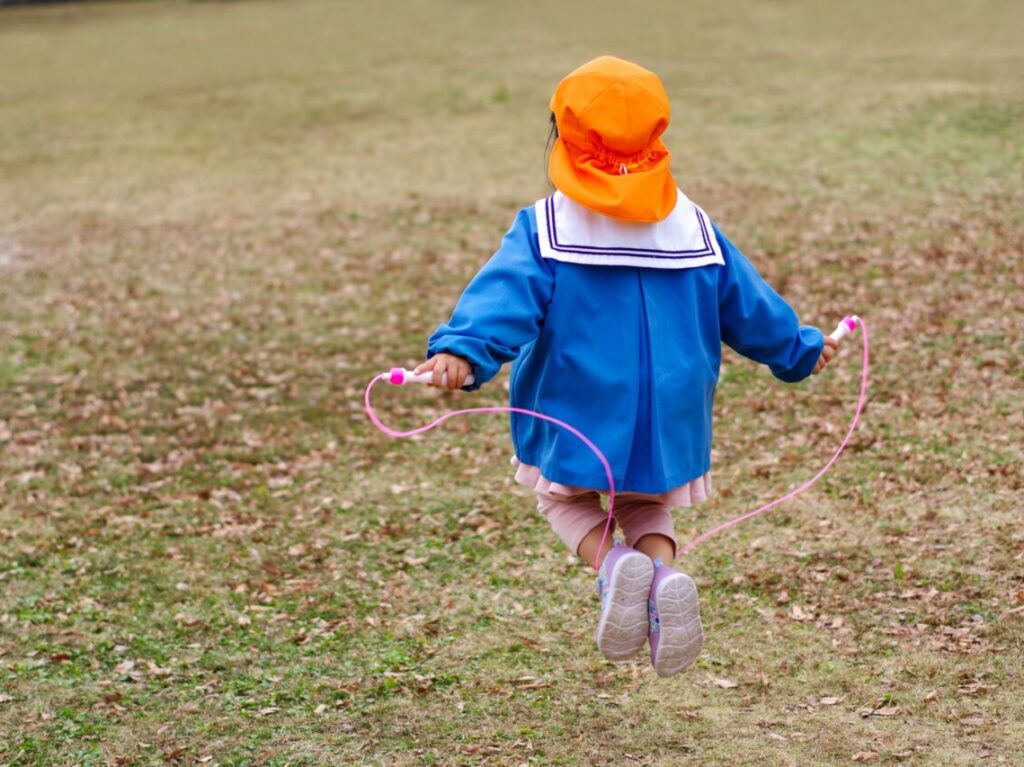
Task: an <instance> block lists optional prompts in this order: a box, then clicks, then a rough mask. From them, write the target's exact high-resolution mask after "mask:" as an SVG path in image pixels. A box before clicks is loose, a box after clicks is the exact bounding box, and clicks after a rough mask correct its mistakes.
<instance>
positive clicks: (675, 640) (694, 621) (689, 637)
mask: <svg viewBox="0 0 1024 767" xmlns="http://www.w3.org/2000/svg"><path fill="white" fill-rule="evenodd" d="M654 600H655V602H656V603H657V605H658V615H659V617H660V619H661V637H660V639H659V640H658V653H657V655H656V656H655V657H654V658H652V659H651V665H653V666H654V670H655V671H656V672H657V674H658V676H672V675H673V674H678V673H679V672H680V671H682V670H683V669H684V668H686V667H687V666H689V665H690V664H691V663H693V662H694V661H695V660H697V656H698V655H700V651H701V648H702V647H703V646H704V627H703V626H702V625H701V623H700V604H699V602H698V600H697V586H696V585H695V584H694V582H693V579H692V578H691V577H690V576H689V575H687V574H686V573H675V574H673V575H670V576H669V577H667V578H665V580H663V581H662V582H661V583H659V584H658V590H657V593H656V594H655V595H654Z"/></svg>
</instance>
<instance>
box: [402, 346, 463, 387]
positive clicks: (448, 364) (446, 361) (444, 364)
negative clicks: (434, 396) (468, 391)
mask: <svg viewBox="0 0 1024 767" xmlns="http://www.w3.org/2000/svg"><path fill="white" fill-rule="evenodd" d="M428 370H432V371H433V372H434V377H433V378H432V379H431V381H430V386H437V387H440V386H441V376H443V375H444V374H445V373H447V374H448V388H449V389H451V390H455V389H461V388H462V387H463V386H465V385H466V376H468V375H469V374H470V373H472V372H473V366H472V365H470V364H469V362H468V361H466V360H465V359H463V358H462V357H456V356H455V355H454V354H447V353H445V352H441V353H440V354H435V355H434V356H433V357H431V358H430V359H429V360H427V361H426V362H424V363H423V364H422V365H419V366H417V368H416V369H415V370H414V371H413V372H414V373H416V374H417V375H419V374H420V373H426V372H427V371H428Z"/></svg>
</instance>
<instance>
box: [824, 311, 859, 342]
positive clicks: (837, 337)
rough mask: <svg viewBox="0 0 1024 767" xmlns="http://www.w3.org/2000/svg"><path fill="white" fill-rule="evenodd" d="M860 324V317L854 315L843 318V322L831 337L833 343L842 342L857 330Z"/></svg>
mask: <svg viewBox="0 0 1024 767" xmlns="http://www.w3.org/2000/svg"><path fill="white" fill-rule="evenodd" d="M859 323H860V317H858V316H857V315H856V314H852V315H850V316H849V317H843V319H842V321H841V322H840V323H839V324H838V325H837V326H836V329H835V330H833V331H832V333H831V334H830V335H829V338H831V339H832V340H833V341H836V342H838V341H842V340H843V339H844V338H846V337H847V336H848V335H850V333H852V332H853V331H854V330H856V329H857V325H858V324H859Z"/></svg>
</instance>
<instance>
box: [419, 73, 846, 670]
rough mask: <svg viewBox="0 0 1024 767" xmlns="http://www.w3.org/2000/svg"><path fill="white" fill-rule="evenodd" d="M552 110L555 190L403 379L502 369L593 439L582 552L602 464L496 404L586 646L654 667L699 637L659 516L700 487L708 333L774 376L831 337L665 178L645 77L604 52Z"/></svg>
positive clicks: (527, 212) (484, 377)
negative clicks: (584, 614)
mask: <svg viewBox="0 0 1024 767" xmlns="http://www.w3.org/2000/svg"><path fill="white" fill-rule="evenodd" d="M551 112H552V118H553V120H554V123H555V126H556V136H557V140H556V141H555V144H554V147H553V149H552V151H551V156H550V161H549V174H550V178H551V181H552V183H553V184H554V186H555V188H556V189H557V191H556V192H555V193H554V194H553V195H552V196H550V197H548V198H546V199H543V200H540V201H539V202H537V203H536V204H535V205H532V206H530V207H528V208H525V209H523V210H521V211H520V212H519V214H518V216H517V217H516V220H515V222H514V223H513V224H512V228H511V229H510V230H509V232H508V233H507V234H506V235H505V238H504V240H503V241H502V244H501V247H500V248H499V249H498V251H497V253H495V254H494V256H493V257H492V258H491V259H490V261H488V262H487V264H486V265H484V267H483V268H482V269H481V270H480V272H479V273H478V274H477V275H476V277H474V278H473V280H472V281H471V282H470V284H469V286H468V287H467V288H466V290H465V291H464V292H463V294H462V297H461V298H460V299H459V301H458V304H457V305H456V307H455V310H454V312H453V314H452V316H451V319H450V320H449V321H448V322H447V323H444V324H442V325H441V326H439V327H438V329H437V330H436V331H435V332H434V334H433V335H432V336H431V337H430V341H429V343H428V347H427V356H428V359H427V361H426V362H425V363H423V364H422V365H420V366H419V367H418V368H416V371H415V372H417V373H423V372H425V371H432V375H433V378H432V381H433V385H435V386H441V385H446V386H447V387H448V388H449V389H458V388H462V389H465V390H466V391H471V390H473V389H476V388H478V387H479V386H480V385H481V384H483V383H485V382H487V381H489V380H490V379H491V378H493V377H494V376H495V375H496V374H497V372H498V370H499V369H500V367H501V366H502V365H503V364H504V363H506V362H513V366H512V374H511V384H510V391H509V400H510V404H511V405H512V406H513V407H520V408H526V409H530V410H537V411H540V412H542V413H545V414H547V415H549V416H553V417H555V418H559V419H562V420H565V421H567V422H569V423H571V424H573V425H574V426H576V427H577V428H579V429H580V430H581V431H582V432H583V433H584V434H586V435H587V436H588V437H589V438H590V439H591V440H593V442H594V443H596V444H597V445H598V446H599V447H600V448H601V450H602V451H603V452H604V453H605V455H606V456H607V457H608V460H609V462H610V464H611V466H612V471H613V475H614V479H615V486H616V488H621V492H619V493H617V494H616V503H615V509H614V512H615V522H616V524H617V525H618V527H620V528H621V529H622V536H623V538H624V542H623V541H619V540H615V541H614V544H613V545H612V546H611V547H609V546H607V545H606V546H605V547H604V548H603V549H602V550H600V551H599V550H598V548H599V546H600V542H601V539H602V533H603V529H604V525H605V521H606V513H605V511H604V510H603V508H602V505H601V496H600V493H601V492H602V491H604V492H607V490H608V482H607V479H606V477H605V475H604V473H603V471H602V468H601V466H600V465H598V463H597V462H596V461H595V460H594V456H593V455H592V454H591V453H590V451H589V450H588V449H587V448H586V447H585V446H584V445H583V444H582V443H580V442H579V441H578V440H576V439H575V438H573V437H572V436H571V435H568V434H565V433H563V432H561V431H560V430H559V429H557V428H556V427H554V426H552V425H551V424H549V423H547V422H544V421H541V420H537V419H532V418H522V417H519V416H517V415H515V414H513V415H512V417H511V431H512V442H513V445H514V448H515V458H514V459H513V464H514V466H515V478H516V480H517V481H518V482H520V483H522V484H524V485H526V486H527V487H530V488H531V489H532V490H533V491H534V492H535V493H536V495H537V507H538V509H539V510H540V512H541V514H543V515H544V516H545V517H546V518H547V520H548V521H549V522H550V523H551V526H552V527H553V528H554V531H555V533H556V534H557V535H558V536H559V537H560V538H561V539H562V540H563V541H564V542H565V543H566V545H567V546H568V547H569V548H570V549H571V550H572V551H573V552H575V553H577V554H578V555H579V556H580V557H582V558H583V559H584V560H586V561H587V562H589V563H591V564H592V565H593V566H594V568H595V569H597V571H598V579H597V586H598V594H599V595H600V599H601V615H600V620H599V623H598V626H597V635H596V638H597V645H598V647H599V649H600V650H601V652H602V653H603V654H604V655H605V657H607V658H609V659H611V660H621V659H625V658H629V657H631V656H633V655H635V654H636V653H637V652H639V651H640V649H641V648H642V647H643V645H644V641H645V640H648V641H649V642H650V650H651V663H652V665H653V666H654V669H655V671H656V672H657V673H658V674H659V675H661V676H671V675H672V674H675V673H678V672H679V671H681V670H682V669H684V668H686V667H687V666H688V665H690V664H691V663H692V662H693V661H694V659H695V658H696V657H697V655H698V654H699V653H700V649H701V646H702V643H703V629H702V627H701V623H700V614H699V610H698V602H697V590H696V587H695V586H694V583H693V580H692V579H691V578H690V577H689V576H688V575H686V574H684V573H681V572H679V571H677V570H674V569H673V568H672V563H673V560H674V558H675V555H676V545H677V544H676V537H675V534H674V532H673V524H672V515H671V512H670V510H671V509H672V508H673V507H681V506H689V505H691V504H694V503H698V502H700V501H703V500H704V499H706V498H707V497H708V495H709V494H710V492H711V473H710V470H711V408H712V402H713V400H714V395H715V385H716V384H717V382H718V372H719V364H720V361H721V344H722V343H723V342H724V343H726V344H728V345H729V346H730V347H732V348H733V349H735V350H736V351H737V352H739V353H740V354H742V355H744V356H746V357H749V358H750V359H753V360H756V361H757V362H761V363H763V364H766V365H768V366H769V367H770V369H771V371H772V373H773V374H774V375H775V376H776V377H777V378H779V379H781V380H783V381H787V382H794V381H800V380H802V379H804V378H806V377H807V376H808V375H810V374H812V373H817V372H818V371H820V370H821V369H822V368H823V367H824V366H825V365H826V364H827V363H828V362H829V360H830V359H831V358H832V356H833V354H834V353H835V350H836V348H837V344H836V343H835V342H834V341H833V340H832V339H830V338H826V337H825V336H824V335H823V334H822V333H821V331H819V330H818V329H817V328H814V327H809V326H805V325H800V323H799V320H798V319H797V316H796V313H795V312H794V311H793V309H792V308H790V306H789V305H788V304H787V303H786V302H785V301H784V300H783V299H782V298H781V297H780V296H779V295H778V294H777V293H776V292H775V291H774V290H773V289H772V288H771V287H770V286H769V285H768V284H767V283H766V282H765V281H764V280H763V279H762V278H761V276H760V275H759V274H758V272H757V270H756V269H755V268H754V267H753V266H752V265H751V263H750V262H749V261H748V260H747V258H746V257H745V256H744V255H743V254H742V253H741V252H740V251H739V249H738V248H737V247H736V246H735V245H733V244H732V242H730V241H729V240H728V239H727V238H726V237H725V235H723V234H722V233H721V231H719V229H718V227H717V226H715V224H714V223H713V222H712V221H711V219H710V218H708V216H707V214H706V213H705V212H704V211H703V210H701V209H700V208H699V207H698V206H697V205H695V204H694V203H693V202H691V201H690V200H689V199H688V198H687V197H686V196H685V195H684V194H683V192H682V191H681V190H679V189H678V187H677V185H676V182H675V179H674V178H673V176H672V172H671V170H670V168H669V160H670V155H669V151H668V149H667V148H666V147H665V145H664V144H663V143H662V142H661V140H660V138H659V137H660V136H661V134H662V133H663V132H664V130H665V129H666V128H667V127H668V124H669V99H668V96H667V94H666V93H665V89H664V87H663V86H662V83H661V81H660V79H659V78H658V77H657V76H656V75H655V74H653V73H652V72H649V71H647V70H646V69H643V68H642V67H640V66H638V65H636V64H632V63H630V62H627V61H623V60H621V59H617V58H614V57H610V56H602V57H600V58H597V59H594V60H593V61H591V62H588V63H587V64H584V65H583V66H582V67H580V68H579V69H577V70H576V71H574V72H572V73H571V74H569V75H568V76H567V77H566V78H565V79H564V80H562V82H561V83H560V84H559V85H558V87H557V89H556V90H555V94H554V96H553V97H552V99H551ZM470 373H472V374H473V375H474V377H475V380H474V382H473V383H472V385H468V386H466V385H464V383H465V381H466V377H467V376H468V375H469V374H470Z"/></svg>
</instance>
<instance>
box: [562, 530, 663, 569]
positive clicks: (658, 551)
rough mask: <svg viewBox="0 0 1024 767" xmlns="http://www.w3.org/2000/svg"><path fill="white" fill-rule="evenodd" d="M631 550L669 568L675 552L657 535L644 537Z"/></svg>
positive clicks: (661, 536) (581, 547)
mask: <svg viewBox="0 0 1024 767" xmlns="http://www.w3.org/2000/svg"><path fill="white" fill-rule="evenodd" d="M599 538H600V536H599ZM594 545H595V547H596V545H597V544H596V543H595V544H594ZM633 548H635V549H636V550H637V551H642V552H643V553H644V554H646V555H647V556H649V557H650V558H651V559H660V560H661V561H662V562H664V563H665V564H666V565H669V566H671V565H672V560H674V559H675V558H676V551H675V547H674V546H673V545H672V541H670V540H669V539H668V538H666V537H665V536H664V535H660V534H659V533H650V534H648V535H645V536H644V537H643V538H641V539H640V540H639V541H637V542H636V544H635V545H634V546H633ZM582 549H583V546H582V545H581V546H580V550H582Z"/></svg>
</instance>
